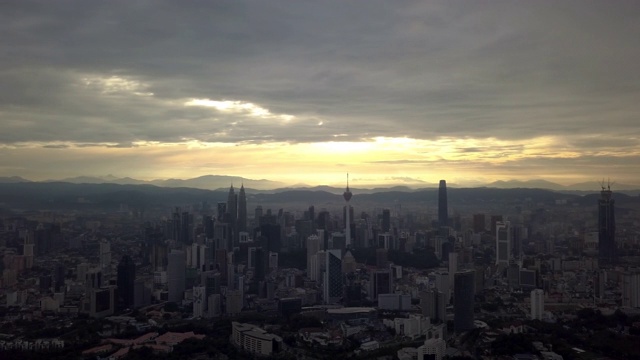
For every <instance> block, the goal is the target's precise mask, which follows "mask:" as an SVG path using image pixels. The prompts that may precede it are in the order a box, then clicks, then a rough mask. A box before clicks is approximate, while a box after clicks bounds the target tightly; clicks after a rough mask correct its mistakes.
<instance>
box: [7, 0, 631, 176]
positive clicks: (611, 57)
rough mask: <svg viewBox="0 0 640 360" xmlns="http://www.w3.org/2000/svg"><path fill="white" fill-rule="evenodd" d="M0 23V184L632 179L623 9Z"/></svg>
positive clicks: (48, 18)
mask: <svg viewBox="0 0 640 360" xmlns="http://www.w3.org/2000/svg"><path fill="white" fill-rule="evenodd" d="M0 10H1V11H0V17H1V19H2V21H0V30H1V31H2V33H3V34H6V37H5V44H4V45H5V46H3V49H5V51H3V56H0V65H1V67H0V68H1V69H3V70H2V71H0V79H1V80H2V83H3V89H2V90H0V129H1V130H0V177H3V176H22V177H24V178H27V179H30V180H36V181H41V180H48V179H62V178H69V177H76V176H105V175H106V174H113V175H114V176H117V177H131V178H135V179H140V180H153V179H169V178H179V179H188V178H194V177H198V176H201V175H208V174H211V175H229V176H240V177H245V178H250V179H268V180H272V181H279V182H283V183H285V184H288V185H294V184H299V183H304V184H308V185H311V186H314V185H326V184H329V185H336V186H337V185H339V184H341V183H343V181H344V179H345V174H346V173H347V172H348V173H351V174H352V178H351V184H352V186H354V187H366V186H377V185H388V186H393V185H408V186H413V187H419V186H420V184H425V183H429V184H430V183H437V182H438V181H439V180H440V179H446V180H447V182H448V183H454V184H485V183H490V182H493V181H497V180H504V181H506V180H521V181H526V180H531V179H544V180H547V181H551V182H554V183H558V184H561V185H571V184H575V183H582V182H593V183H594V184H597V183H598V182H599V181H600V179H603V178H604V179H607V178H610V179H612V180H614V181H615V182H617V183H621V184H640V126H639V125H638V114H640V101H638V99H639V98H640V77H639V76H640V75H639V74H640V73H639V72H638V71H637V64H638V63H640V47H638V46H637V39H638V38H640V25H639V23H638V22H637V18H640V3H637V2H614V3H609V2H607V3H598V2H595V3H585V2H583V1H568V2H566V3H564V5H563V6H557V3H556V2H554V1H536V2H525V3H517V4H516V3H512V2H502V1H495V2H490V3H486V4H480V3H464V5H462V4H457V3H453V2H450V1H434V2H428V3H423V2H419V1H415V2H408V3H403V4H401V5H400V4H397V6H393V7H389V6H388V4H387V3H386V2H383V1H375V0H374V1H367V2H366V4H363V3H345V2H343V1H326V2H322V3H321V4H319V3H317V2H311V1H299V2H295V3H293V4H292V3H290V2H282V1H278V0H275V1H269V2H264V1H252V0H242V1H236V2H232V3H225V2H219V3H218V2H214V3H203V4H193V3H180V2H173V1H166V2H162V1H159V2H156V3H154V4H152V5H145V4H143V3H138V4H128V3H109V4H108V5H107V4H101V3H95V2H82V3H75V2H69V3H61V4H57V6H55V7H49V6H46V5H43V4H42V3H37V2H31V1H21V2H17V3H6V4H0ZM8 49H11V51H9V50H8Z"/></svg>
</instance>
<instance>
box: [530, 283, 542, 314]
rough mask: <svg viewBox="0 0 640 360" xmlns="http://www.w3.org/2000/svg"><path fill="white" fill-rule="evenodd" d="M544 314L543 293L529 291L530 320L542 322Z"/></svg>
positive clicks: (538, 290)
mask: <svg viewBox="0 0 640 360" xmlns="http://www.w3.org/2000/svg"><path fill="white" fill-rule="evenodd" d="M542 314H544V291H543V290H542V289H535V290H533V291H531V320H542Z"/></svg>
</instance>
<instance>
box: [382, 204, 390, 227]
mask: <svg viewBox="0 0 640 360" xmlns="http://www.w3.org/2000/svg"><path fill="white" fill-rule="evenodd" d="M389 231H391V210H389V209H384V210H382V232H384V233H388V232H389Z"/></svg>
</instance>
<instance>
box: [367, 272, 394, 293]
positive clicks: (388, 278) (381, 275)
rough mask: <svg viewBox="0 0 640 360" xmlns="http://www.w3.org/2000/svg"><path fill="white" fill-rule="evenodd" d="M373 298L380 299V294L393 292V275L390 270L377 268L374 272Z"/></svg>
mask: <svg viewBox="0 0 640 360" xmlns="http://www.w3.org/2000/svg"><path fill="white" fill-rule="evenodd" d="M372 288H373V289H372V292H371V294H370V295H371V296H370V297H371V299H372V300H376V299H378V295H381V294H391V293H393V276H392V274H391V271H390V270H376V271H374V272H373V286H372Z"/></svg>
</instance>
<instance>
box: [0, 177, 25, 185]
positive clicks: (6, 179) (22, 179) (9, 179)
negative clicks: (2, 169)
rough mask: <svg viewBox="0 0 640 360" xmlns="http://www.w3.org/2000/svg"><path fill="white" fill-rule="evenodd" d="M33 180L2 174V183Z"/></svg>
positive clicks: (0, 182) (0, 179) (0, 180)
mask: <svg viewBox="0 0 640 360" xmlns="http://www.w3.org/2000/svg"><path fill="white" fill-rule="evenodd" d="M25 182H31V180H27V179H25V178H22V177H20V176H4V177H3V176H0V184H11V183H25Z"/></svg>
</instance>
